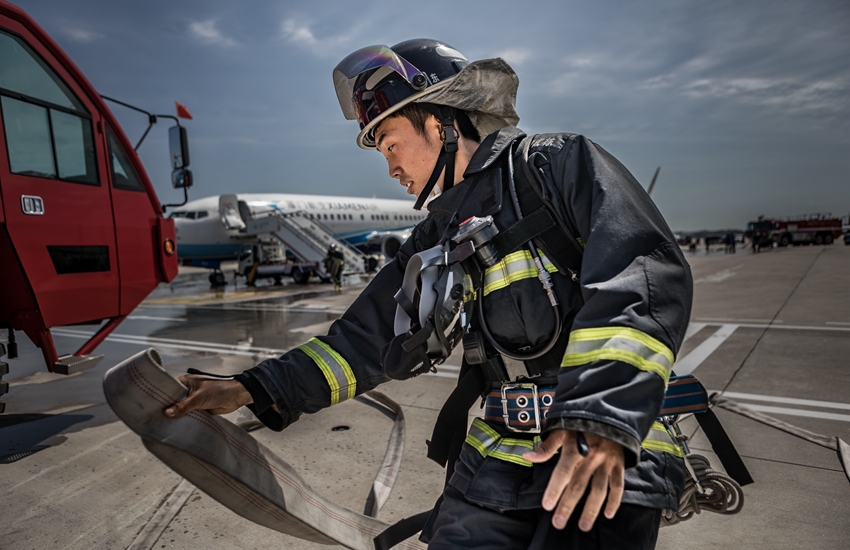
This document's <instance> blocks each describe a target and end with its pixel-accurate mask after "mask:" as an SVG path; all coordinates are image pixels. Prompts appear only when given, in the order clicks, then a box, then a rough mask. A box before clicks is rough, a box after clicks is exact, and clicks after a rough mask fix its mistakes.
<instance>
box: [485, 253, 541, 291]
mask: <svg viewBox="0 0 850 550" xmlns="http://www.w3.org/2000/svg"><path fill="white" fill-rule="evenodd" d="M537 252H538V254H540V259H541V260H542V261H543V267H544V268H545V269H546V271H548V272H549V273H555V272H557V271H558V269H557V268H556V267H555V266H554V265H552V262H550V261H549V259H548V258H546V255H545V254H543V252H542V251H541V250H539V249H538V251H537ZM535 277H537V266H536V265H534V259H533V258H532V257H531V252H529V251H528V250H519V251H517V252H513V253H511V254H508V255H507V256H505V257H504V259H503V260H502V261H501V262H499V263H497V264H496V265H494V266H493V267H489V268H487V270H486V271H485V272H484V296H487V295H488V294H490V293H491V292H494V291H496V290H499V289H502V288H505V287H507V286H508V285H510V284H512V283H515V282H516V281H521V280H523V279H531V278H535Z"/></svg>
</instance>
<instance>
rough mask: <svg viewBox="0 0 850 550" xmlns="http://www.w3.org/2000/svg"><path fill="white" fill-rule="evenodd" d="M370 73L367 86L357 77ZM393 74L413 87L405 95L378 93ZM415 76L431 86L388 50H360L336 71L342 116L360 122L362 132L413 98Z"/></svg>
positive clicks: (411, 66)
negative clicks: (403, 101)
mask: <svg viewBox="0 0 850 550" xmlns="http://www.w3.org/2000/svg"><path fill="white" fill-rule="evenodd" d="M367 72H372V76H370V77H369V78H368V79H366V81H365V82H362V81H360V82H358V77H359V76H360V75H362V74H364V73H367ZM392 73H396V74H397V75H398V76H400V77H401V79H402V80H403V81H404V82H405V83H406V84H408V85H409V86H410V88H408V87H407V86H404V88H407V90H406V93H401V90H400V89H397V90H395V92H394V93H389V94H388V93H387V91H388V90H378V88H379V87H380V88H384V87H385V86H378V84H379V83H381V82H383V81H384V80H385V78H386V77H387V76H389V75H391V74H392ZM416 75H422V76H423V77H425V78H424V79H419V81H421V82H423V83H427V82H428V79H427V76H426V75H425V74H424V73H423V72H422V71H420V70H419V69H417V68H416V67H414V66H413V65H411V64H410V63H409V62H408V61H406V60H405V59H404V58H403V57H401V56H399V55H397V54H396V53H395V52H394V51H392V50H391V49H390V47H389V46H369V47H367V48H362V49H360V50H357V51H356V52H353V53H351V54H349V55H348V57H346V58H345V59H343V60H342V61H340V62H339V64H338V65H337V66H336V68H335V69H334V71H333V79H334V88H335V89H336V96H337V100H338V101H339V105H340V107H342V112H343V114H345V118H347V119H349V120H359V121H360V127H361V128H363V127H364V126H366V125H367V124H368V123H369V122H370V121H371V120H372V119H374V118H375V117H377V116H378V115H380V114H381V113H382V112H384V111H386V110H387V109H389V108H390V107H392V106H393V105H394V104H395V103H397V102H398V101H400V100H401V99H404V97H408V96H410V95H411V93H412V92H413V90H414V89H416V88H417V86H414V84H413V78H414V77H415V76H416ZM426 85H427V84H426ZM401 96H403V97H401Z"/></svg>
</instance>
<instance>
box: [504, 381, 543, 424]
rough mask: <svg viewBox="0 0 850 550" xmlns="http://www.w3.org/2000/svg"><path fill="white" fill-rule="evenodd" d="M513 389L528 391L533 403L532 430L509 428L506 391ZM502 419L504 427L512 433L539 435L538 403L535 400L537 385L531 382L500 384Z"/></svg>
mask: <svg viewBox="0 0 850 550" xmlns="http://www.w3.org/2000/svg"><path fill="white" fill-rule="evenodd" d="M515 389H520V390H522V389H530V390H531V399H532V401H534V423H535V426H534V427H533V428H516V427H514V426H511V421H510V415H509V414H508V396H507V391H508V390H515ZM502 418H503V419H504V420H505V426H506V427H507V428H508V429H509V430H512V431H514V432H521V433H530V434H539V433H540V403H539V402H538V399H537V384H534V383H532V382H510V383H507V384H502Z"/></svg>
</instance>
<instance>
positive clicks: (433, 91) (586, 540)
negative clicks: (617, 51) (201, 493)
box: [165, 39, 693, 549]
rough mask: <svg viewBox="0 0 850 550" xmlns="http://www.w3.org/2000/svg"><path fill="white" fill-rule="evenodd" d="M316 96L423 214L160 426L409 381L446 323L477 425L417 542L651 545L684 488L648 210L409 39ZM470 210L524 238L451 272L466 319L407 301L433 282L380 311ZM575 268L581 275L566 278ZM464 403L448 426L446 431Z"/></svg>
mask: <svg viewBox="0 0 850 550" xmlns="http://www.w3.org/2000/svg"><path fill="white" fill-rule="evenodd" d="M334 84H335V87H336V91H337V95H338V99H339V101H340V104H341V106H342V109H343V112H344V114H345V116H346V117H347V118H349V119H354V120H357V121H358V122H359V123H360V127H361V131H360V133H359V134H358V136H357V140H356V141H357V144H358V145H359V146H360V147H361V148H364V149H370V150H372V149H376V150H377V151H379V152H380V153H381V154H382V155H383V156H384V157H385V158H386V160H387V163H388V168H389V173H390V176H391V177H393V178H395V179H397V180H398V181H399V183H400V184H401V185H402V186H404V187H405V188H406V189H407V192H408V193H409V194H411V195H415V196H416V197H417V199H416V205H415V208H417V209H419V208H421V207H423V206H426V207H427V209H428V212H429V215H428V217H427V218H426V219H424V220H423V221H422V222H420V223H419V225H418V226H417V227H416V228H415V230H414V231H413V233H412V235H411V237H410V238H409V239H408V241H407V242H405V243H404V245H403V246H402V247H401V249H400V251H399V253H398V255H397V256H396V257H395V258H394V259H393V260H392V261H391V262H390V263H389V264H388V265H386V266H385V267H384V268H383V269H382V270H381V271H380V272H379V273H378V274H377V275H376V277H375V278H374V279H373V281H372V282H371V283H370V284H369V285H368V286H367V288H366V289H365V290H364V291H363V293H362V294H361V295H360V296H359V297H358V298H357V300H355V302H354V303H353V304H352V305H351V306H350V307H349V309H348V310H347V311H346V312H345V314H343V316H342V317H341V318H340V319H339V320H337V321H336V322H335V323H334V324H333V326H332V327H331V329H330V331H329V332H328V334H327V335H324V336H319V337H315V338H312V339H310V340H309V341H308V342H306V343H305V344H303V345H301V346H299V347H298V348H296V349H294V350H292V351H290V352H288V353H286V354H284V355H283V356H281V357H280V358H276V359H268V360H266V361H263V362H262V363H260V364H259V365H257V366H256V367H254V368H252V369H249V370H247V371H245V372H244V373H242V374H240V375H238V376H237V377H236V380H232V381H210V380H205V379H201V378H197V377H193V376H184V377H181V381H183V383H184V384H186V385H187V386H188V387H189V390H190V391H189V395H188V397H187V398H186V399H185V400H184V401H182V402H180V403H177V404H174V405H172V406H170V407H168V408H167V409H166V411H165V414H166V416H172V417H177V416H181V415H183V414H186V413H187V412H188V411H190V410H193V409H208V410H211V411H212V412H214V413H225V412H229V411H231V410H235V409H236V408H238V407H239V406H241V405H246V404H247V405H248V406H249V407H250V408H251V409H252V410H253V411H254V412H255V414H257V415H258V417H259V418H260V420H262V421H263V422H264V423H265V424H266V425H267V426H269V427H271V428H272V429H277V430H280V429H283V428H285V427H286V426H287V425H289V424H290V423H292V422H294V421H296V420H297V419H298V417H299V416H300V415H301V414H303V413H313V412H316V411H318V410H320V409H322V408H324V407H328V406H332V405H335V404H337V403H339V402H341V401H344V400H346V399H351V398H353V397H355V396H356V395H359V394H361V393H363V392H366V391H368V390H371V389H373V388H374V387H376V386H377V385H379V384H381V383H383V382H386V381H388V380H390V379H392V378H397V379H403V378H407V377H410V376H414V375H417V374H420V373H421V372H424V371H426V370H428V368H430V367H431V366H432V364H434V363H439V362H440V361H441V360H442V359H444V358H445V349H444V351H443V353H442V355H440V352H439V351H438V352H436V353H435V352H434V351H433V349H432V346H431V344H432V338H433V337H434V335H435V333H436V335H437V336H439V338H438V340H439V341H440V342H442V343H443V344H445V343H446V342H448V343H449V344H450V345H449V347H451V345H453V344H455V343H456V342H457V340H458V338H457V336H458V335H457V330H458V326H462V332H463V342H464V346H463V348H464V352H463V357H464V359H463V365H464V366H463V367H462V370H461V372H462V373H464V372H466V375H465V376H466V377H465V378H464V380H466V379H468V378H467V377H470V376H473V375H474V376H478V377H479V378H480V379H482V380H483V381H484V382H483V383H484V384H485V387H484V389H483V393H484V395H485V408H484V409H485V410H484V413H485V414H484V416H483V418H478V419H476V420H475V421H474V422H473V424H472V427H471V429H470V431H469V433H468V434H467V435H466V436H465V442H464V443H463V445H462V448H461V450H460V454H459V457H458V458H457V460H456V462H454V463H453V464H452V462H451V461H449V463H448V466H449V468H450V471H453V473H452V474H451V475H450V477H449V478H448V479H447V485H446V488H445V491H444V493H443V495H442V496H441V498H440V500H439V501H438V503H437V505H436V506H435V508H434V510H433V512H432V513H431V514H430V517H429V518H428V520H427V522H426V523H425V525H424V528H423V529H422V533H421V535H420V538H421V539H422V540H424V541H426V542H428V544H429V548H436V549H443V548H461V547H462V548H476V549H477V548H480V549H485V548H487V549H489V548H617V549H628V548H651V547H654V545H655V541H656V538H657V534H658V527H659V521H660V516H661V510H662V509H674V510H675V509H677V508H678V498H679V493H680V488H681V487H682V485H683V482H684V475H685V474H684V463H683V460H682V453H681V450H680V448H679V447H678V446H677V445H676V444H675V443H674V441H673V440H672V439H671V437H670V436H669V434H668V433H667V432H666V431H665V429H664V428H663V426H662V425H661V424H660V423H658V422H656V416H657V414H658V411H659V409H660V406H661V403H662V401H663V397H664V392H665V387H666V383H667V380H668V377H669V376H670V372H671V369H672V364H673V361H674V357H675V356H676V354H677V352H678V350H679V347H680V345H681V343H682V340H683V338H684V332H685V329H686V327H687V324H688V319H689V316H690V307H691V299H692V284H693V283H692V278H691V274H690V271H689V268H688V264H687V262H686V261H685V259H684V256H683V254H682V252H681V250H680V249H679V247H678V246H677V244H676V240H675V238H674V236H673V234H672V232H671V231H670V229H669V228H668V226H667V224H666V223H665V221H664V219H663V217H662V216H661V214H660V213H659V212H658V210H657V209H656V208H655V206H654V205H653V203H652V201H651V200H650V199H649V198H648V196H647V195H646V193H645V192H644V190H643V188H642V187H641V186H640V185H639V184H638V182H637V181H636V180H635V179H634V177H633V176H632V175H631V174H630V173H629V172H628V171H627V170H626V169H625V168H624V167H623V166H622V165H621V164H620V163H619V162H618V161H617V160H616V159H615V158H614V157H613V156H611V155H610V154H609V153H608V152H606V151H605V150H604V149H602V148H601V147H599V146H598V145H596V144H595V143H593V142H592V141H590V140H588V139H587V138H584V137H582V136H578V135H574V134H547V135H538V136H526V135H525V134H524V133H523V132H522V131H521V130H519V129H518V128H517V127H516V126H515V125H516V124H517V123H518V121H519V117H518V115H517V113H516V111H515V107H514V106H515V100H516V91H517V87H518V78H517V76H516V74H515V73H514V71H513V70H512V69H511V68H510V67H509V66H508V65H507V64H506V63H505V62H504V61H503V60H501V59H485V60H480V61H475V62H472V63H470V62H468V61H467V59H466V58H465V57H464V56H463V55H462V54H460V53H459V52H458V51H457V50H455V49H454V48H452V47H451V46H449V45H447V44H445V43H442V42H438V41H434V40H424V39H417V40H409V41H406V42H402V43H400V44H397V45H395V46H393V47H387V46H373V47H369V48H364V49H362V50H358V51H356V52H354V53H352V54H351V55H349V56H348V57H346V58H345V59H344V60H343V61H342V62H340V64H339V65H338V66H337V68H336V69H335V71H334ZM535 186H536V189H537V190H536V191H529V190H530V189H533V188H535ZM532 195H534V196H537V197H538V199H537V200H543V201H544V203H545V208H543V207H541V208H537V209H536V210H546V211H551V212H552V218H551V219H554V220H555V222H553V223H550V224H549V225H548V226H547V227H549V229H547V231H548V233H542V234H541V233H538V234H535V235H534V236H533V237H530V238H528V239H526V238H525V235H526V233H528V232H529V231H531V230H530V229H528V228H529V226H530V224H529V223H526V222H525V221H523V220H524V219H525V218H524V217H523V213H522V208H521V206H522V204H523V201H526V203H525V204H526V205H527V204H528V202H527V201H528V200H534V199H533V197H532V198H531V199H529V198H523V197H529V196H532ZM539 197H543V199H540V198H539ZM546 201H548V202H546ZM532 213H533V212H532V209H529V208H525V217H527V218H532V216H531V214H532ZM488 215H489V216H491V218H490V219H491V220H492V224H493V225H494V226H495V227H497V228H498V229H499V230H501V231H502V232H505V230H507V229H508V228H511V227H514V228H519V227H522V228H523V231H525V233H523V232H521V231H519V229H517V231H516V234H520V235H523V238H522V239H520V240H521V241H523V243H522V244H520V245H518V246H517V247H516V248H515V249H513V251H510V252H509V253H506V254H504V255H503V256H502V257H496V258H495V259H493V258H491V259H492V260H493V261H494V263H493V264H492V265H490V266H489V267H482V269H481V272H480V273H476V272H474V271H472V270H471V269H470V270H469V271H468V272H467V274H466V275H467V276H465V277H464V278H463V280H464V281H467V280H469V281H472V283H470V284H472V285H473V286H474V288H473V289H471V290H470V291H469V292H467V291H466V290H463V291H462V294H463V295H464V296H471V299H470V302H469V304H467V303H466V302H464V306H463V307H464V308H466V307H469V308H470V309H469V311H468V312H466V311H465V313H469V314H464V315H460V316H459V315H458V312H457V311H455V310H451V311H450V312H448V313H453V314H455V315H454V317H451V315H449V317H451V318H452V319H453V320H454V321H452V322H451V323H448V324H442V323H441V322H440V320H441V319H445V318H446V316H445V315H444V314H445V313H447V312H446V311H440V307H442V303H443V302H442V301H441V300H431V299H428V300H426V299H425V296H426V295H427V294H428V292H430V290H429V289H431V288H436V287H437V286H438V285H430V284H429V285H426V284H424V283H423V284H422V285H421V287H420V288H418V289H417V292H416V293H419V294H421V299H420V300H419V302H418V305H417V304H416V303H410V301H409V300H407V301H406V300H404V299H402V298H399V297H398V295H399V294H400V293H399V294H397V290H398V289H399V288H402V289H404V285H405V284H406V282H405V279H408V280H412V279H415V278H406V277H405V274H406V271H409V270H410V269H414V270H415V269H418V268H417V267H416V266H417V265H424V264H423V263H422V261H420V260H421V258H422V257H423V256H422V254H424V253H425V252H427V251H429V250H433V249H434V247H439V246H445V243H446V241H447V240H449V239H452V238H454V237H452V236H453V235H459V234H460V232H461V229H462V228H461V224H462V222H464V220H467V219H468V218H470V217H472V216H475V217H478V218H476V219H483V218H485V217H486V216H488ZM552 231H556V232H558V231H560V233H558V235H561V236H562V237H563V238H558V239H554V238H552ZM529 235H530V233H529ZM568 240H569V241H570V242H574V243H575V246H574V249H569V250H572V253H570V252H569V251H566V252H565V249H564V247H563V245H564V243H565V242H567V241H568ZM525 241H528V242H525ZM500 242H502V243H504V242H505V239H502V240H501V241H500ZM529 243H531V244H529ZM550 252H551V257H549V255H548V254H549V253H550ZM570 254H572V256H571V257H572V260H569V259H565V258H566V257H567V256H570ZM576 254H578V256H579V258H580V263H579V264H578V265H576V264H575V263H572V264H570V261H573V260H574V259H575V255H576ZM430 257H432V258H437V260H435V261H437V263H439V258H441V257H442V256H440V255H439V254H437V255H432V256H430ZM414 258H418V260H417V261H414ZM445 258H446V259H445V261H446V262H447V263H448V261H449V260H448V258H449V255H448V254H447V255H446V256H445ZM464 261H466V260H464ZM556 263H557V264H560V266H556V265H555V264H556ZM464 265H467V264H464ZM455 267H457V266H454V267H452V269H454V268H455ZM447 269H448V267H447ZM453 274H454V272H453ZM423 277H424V276H423ZM440 280H443V279H440ZM476 282H480V284H478V285H477V286H476ZM454 290H455V289H454V288H452V292H453V291H454ZM416 293H413V294H416ZM460 294H461V292H460V291H459V292H458V294H457V295H456V294H454V293H452V296H453V297H455V298H457V296H459V295H460ZM394 297H395V298H394ZM458 299H459V300H461V301H463V298H458ZM426 302H427V303H428V304H435V303H436V306H433V307H434V312H430V311H428V308H429V307H432V306H431V305H429V306H427V307H426V306H425V305H424V304H425V303H426ZM417 307H418V311H417ZM475 308H477V309H475ZM402 311H404V312H407V318H408V320H411V319H419V320H420V321H421V322H419V323H418V324H417V323H414V324H416V330H413V328H411V330H409V331H404V330H402V331H399V330H396V327H397V320H398V319H399V315H400V312H402ZM475 311H477V312H478V314H477V315H476V314H473V312H475ZM402 317H403V315H402ZM423 319H425V321H422V320H423ZM458 319H461V321H458ZM427 327H430V328H431V329H432V330H430V331H429V330H425V328H427ZM444 330H445V333H443V332H442V331H444ZM423 331H424V332H423ZM423 334H424V337H420V336H422V335H423ZM468 340H469V342H468ZM467 344H469V345H468V346H467ZM438 347H439V346H438ZM445 347H446V346H445V345H443V348H445ZM449 351H451V350H449ZM503 357H509V358H514V359H517V360H522V361H523V362H524V365H525V368H526V370H527V372H528V376H527V377H526V378H523V379H522V380H521V382H522V383H520V384H518V383H512V382H511V381H510V380H508V378H507V373H506V372H505V371H504V370H499V369H498V368H493V369H489V370H488V369H485V368H484V366H488V365H499V364H501V363H500V361H501V359H502V358H503ZM474 373H479V374H474ZM494 373H495V374H494ZM479 378H469V379H472V380H478V379H479ZM460 387H461V386H460V385H459V389H460ZM476 391H478V390H477V389H476ZM447 407H448V405H447ZM468 408H469V407H468V406H467V408H466V410H462V409H461V410H460V412H458V415H459V417H458V418H457V420H456V421H455V422H454V424H455V425H461V426H462V428H461V429H465V426H466V422H465V419H466V414H467V411H468ZM503 412H504V413H505V414H504V415H503ZM436 434H437V432H436V431H435V435H436ZM460 441H464V439H463V437H462V436H461V439H460ZM434 446H435V440H432V442H431V447H432V448H431V449H430V450H429V453H430V452H432V451H434V449H433V447H434Z"/></svg>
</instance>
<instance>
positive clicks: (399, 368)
mask: <svg viewBox="0 0 850 550" xmlns="http://www.w3.org/2000/svg"><path fill="white" fill-rule="evenodd" d="M409 338H410V335H409V334H402V335H400V336H396V337H395V338H393V339H392V340H390V343H389V344H387V345H386V346H384V348H383V349H382V350H381V357H382V358H383V359H382V361H381V364H382V365H383V367H384V373H385V374H386V375H387V376H389V377H390V378H392V379H393V380H407V379H408V378H413V377H414V376H419V375H420V374H422V373H423V372H427V371H428V370H430V369H431V360H430V359H429V358H428V354H427V346H426V344H425V343H423V344H421V345H418V346H415V347H413V348H412V349H410V351H405V350H404V348H402V344H404V342H405V341H406V340H408V339H409ZM408 347H410V346H409V345H408Z"/></svg>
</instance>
